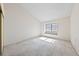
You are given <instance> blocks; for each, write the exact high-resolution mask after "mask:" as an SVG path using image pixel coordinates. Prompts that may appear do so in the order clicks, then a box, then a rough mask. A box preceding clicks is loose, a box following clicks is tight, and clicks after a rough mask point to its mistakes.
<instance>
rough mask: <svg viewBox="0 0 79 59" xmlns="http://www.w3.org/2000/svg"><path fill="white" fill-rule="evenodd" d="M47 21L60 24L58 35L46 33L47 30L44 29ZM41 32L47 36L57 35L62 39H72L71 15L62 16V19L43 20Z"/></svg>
mask: <svg viewBox="0 0 79 59" xmlns="http://www.w3.org/2000/svg"><path fill="white" fill-rule="evenodd" d="M46 23H57V24H58V31H57V32H58V35H57V36H56V35H50V34H44V32H45V30H44V24H46ZM41 26H42V27H41V29H42V30H41V33H42V35H45V36H51V37H55V38H59V39H62V40H70V17H64V18H60V19H55V20H51V21H46V22H42V25H41Z"/></svg>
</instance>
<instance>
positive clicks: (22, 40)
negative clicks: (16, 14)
mask: <svg viewBox="0 0 79 59" xmlns="http://www.w3.org/2000/svg"><path fill="white" fill-rule="evenodd" d="M39 36H40V35H38V36H35V37H31V38H27V39H24V40H21V41H18V42H15V43H11V44H7V45H5V46H4V47H3V48H5V47H8V46H11V45H15V44H19V43H21V42H24V41H28V40H32V39H34V38H37V37H39ZM3 50H4V49H3Z"/></svg>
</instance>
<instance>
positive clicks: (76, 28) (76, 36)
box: [71, 4, 79, 54]
mask: <svg viewBox="0 0 79 59" xmlns="http://www.w3.org/2000/svg"><path fill="white" fill-rule="evenodd" d="M71 42H72V45H73V47H74V48H75V49H76V51H77V52H78V54H79V4H75V5H74V8H73V11H72V15H71Z"/></svg>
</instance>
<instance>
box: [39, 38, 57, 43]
mask: <svg viewBox="0 0 79 59" xmlns="http://www.w3.org/2000/svg"><path fill="white" fill-rule="evenodd" d="M39 39H41V40H44V41H46V42H49V43H54V42H55V41H56V40H55V39H51V38H47V37H40V38H39Z"/></svg>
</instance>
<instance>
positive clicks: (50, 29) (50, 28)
mask: <svg viewBox="0 0 79 59" xmlns="http://www.w3.org/2000/svg"><path fill="white" fill-rule="evenodd" d="M45 27H46V28H45V30H46V31H45V33H47V34H54V35H57V27H58V26H57V24H56V23H52V24H51V23H49V24H45Z"/></svg>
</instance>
